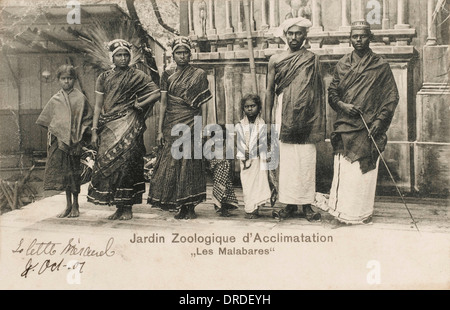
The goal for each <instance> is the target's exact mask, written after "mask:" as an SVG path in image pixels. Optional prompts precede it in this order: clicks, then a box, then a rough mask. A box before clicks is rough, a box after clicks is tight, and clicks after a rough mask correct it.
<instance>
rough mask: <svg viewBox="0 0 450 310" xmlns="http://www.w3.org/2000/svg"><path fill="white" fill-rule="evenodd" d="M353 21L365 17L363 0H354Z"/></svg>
mask: <svg viewBox="0 0 450 310" xmlns="http://www.w3.org/2000/svg"><path fill="white" fill-rule="evenodd" d="M351 11H352V22H354V21H357V20H363V19H365V16H364V11H365V8H364V5H363V0H352V10H351Z"/></svg>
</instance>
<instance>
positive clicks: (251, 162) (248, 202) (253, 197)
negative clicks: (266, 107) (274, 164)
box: [237, 115, 271, 213]
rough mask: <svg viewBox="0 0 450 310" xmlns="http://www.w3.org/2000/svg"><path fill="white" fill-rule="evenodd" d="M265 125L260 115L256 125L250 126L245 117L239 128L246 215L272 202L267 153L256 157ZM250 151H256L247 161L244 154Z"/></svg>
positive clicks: (239, 153) (238, 140) (239, 152)
mask: <svg viewBox="0 0 450 310" xmlns="http://www.w3.org/2000/svg"><path fill="white" fill-rule="evenodd" d="M264 125H265V123H264V120H263V119H262V118H261V117H260V116H259V115H258V116H257V118H256V120H255V123H253V124H250V123H249V121H248V118H247V116H245V117H244V118H243V119H242V120H241V122H240V123H239V125H238V126H237V135H238V137H237V143H238V154H237V158H238V159H240V160H241V161H240V167H241V183H242V190H243V194H244V204H245V212H246V213H252V212H254V211H256V210H257V209H258V207H259V206H261V205H263V204H265V203H266V202H269V201H270V196H271V191H270V187H269V178H268V172H267V164H266V159H265V158H266V156H265V153H262V154H261V155H262V156H258V157H256V155H257V153H256V149H257V148H258V147H259V145H258V144H259V143H258V141H259V140H258V136H260V135H261V134H265V133H266V131H265V128H264ZM260 139H262V136H260ZM250 149H253V150H254V152H253V153H252V152H250V153H251V154H250V158H251V159H247V160H245V154H244V153H245V151H249V150H250ZM252 155H253V156H255V157H256V158H254V157H252Z"/></svg>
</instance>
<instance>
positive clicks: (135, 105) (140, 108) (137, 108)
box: [134, 103, 144, 112]
mask: <svg viewBox="0 0 450 310" xmlns="http://www.w3.org/2000/svg"><path fill="white" fill-rule="evenodd" d="M134 108H135V109H136V110H138V111H139V112H142V111H143V110H144V109H143V108H142V107H140V106H139V105H138V104H137V103H136V104H134Z"/></svg>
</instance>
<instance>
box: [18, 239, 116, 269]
mask: <svg viewBox="0 0 450 310" xmlns="http://www.w3.org/2000/svg"><path fill="white" fill-rule="evenodd" d="M113 246H114V238H112V237H111V238H110V239H108V241H107V242H106V244H104V245H103V246H101V247H93V246H91V245H88V246H86V245H83V243H82V242H81V240H80V239H75V238H71V239H69V240H68V241H67V243H59V242H53V241H43V242H42V241H39V240H38V239H33V240H32V241H31V242H29V243H27V242H25V239H23V238H22V239H20V241H19V243H18V244H17V247H16V248H15V249H13V250H12V253H14V254H17V255H24V256H25V257H30V258H29V259H28V261H27V262H26V264H25V268H24V269H23V271H22V272H21V273H20V276H21V277H23V278H27V277H28V276H29V275H30V274H37V275H42V274H45V273H53V272H58V271H61V270H76V271H77V272H78V273H82V272H83V268H84V266H85V264H86V262H85V261H78V259H79V258H99V257H112V256H114V255H115V254H116V252H115V251H114V250H113ZM49 256H50V257H51V258H49ZM67 256H69V257H71V258H73V257H77V258H76V259H77V261H75V263H67V264H66V263H65V260H64V259H65V257H67ZM70 262H74V261H73V260H71V261H70Z"/></svg>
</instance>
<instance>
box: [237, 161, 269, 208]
mask: <svg viewBox="0 0 450 310" xmlns="http://www.w3.org/2000/svg"><path fill="white" fill-rule="evenodd" d="M246 165H247V166H249V165H250V168H248V169H245V170H244V164H243V162H242V161H241V183H242V191H243V194H244V205H245V212H246V213H252V212H254V211H256V210H257V209H258V207H259V206H261V205H264V204H265V203H266V202H269V201H270V195H271V192H270V187H269V179H268V175H267V170H261V169H262V168H263V167H262V165H261V159H260V158H256V159H251V160H248V161H247V164H246Z"/></svg>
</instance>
